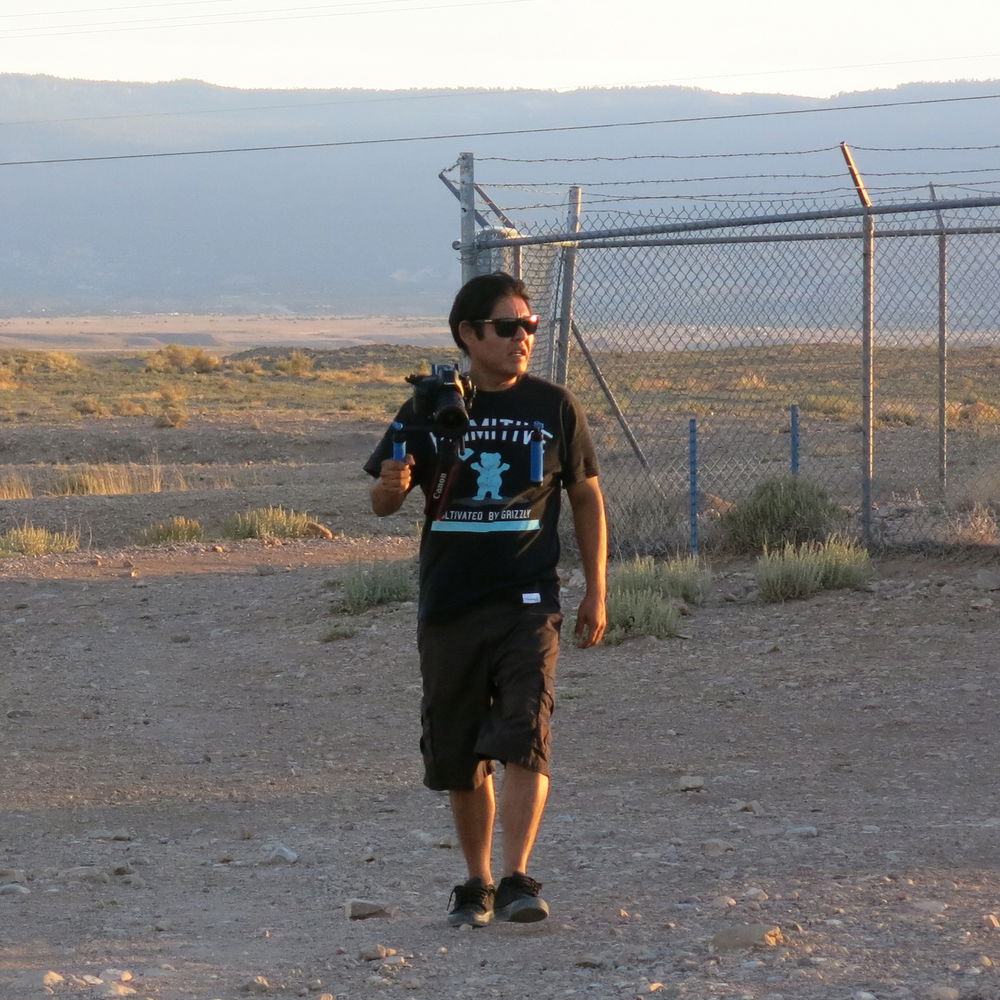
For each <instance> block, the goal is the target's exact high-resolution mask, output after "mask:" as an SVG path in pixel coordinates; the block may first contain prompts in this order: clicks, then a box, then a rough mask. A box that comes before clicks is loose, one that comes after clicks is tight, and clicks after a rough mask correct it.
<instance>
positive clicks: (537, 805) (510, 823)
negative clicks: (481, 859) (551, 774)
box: [500, 764, 549, 875]
mask: <svg viewBox="0 0 1000 1000" xmlns="http://www.w3.org/2000/svg"><path fill="white" fill-rule="evenodd" d="M548 796H549V779H548V776H547V775H545V774H539V773H538V772H537V771H529V770H528V769H527V768H526V767H520V766H519V765H517V764H508V765H507V768H506V773H505V774H504V779H503V790H502V793H501V797H500V820H501V822H502V824H503V873H504V875H513V874H514V872H524V873H527V871H528V861H529V860H530V858H531V852H532V851H533V850H534V848H535V840H536V839H537V838H538V830H539V828H540V827H541V825H542V814H543V813H544V812H545V802H546V800H547V799H548Z"/></svg>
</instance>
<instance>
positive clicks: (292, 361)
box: [274, 351, 313, 378]
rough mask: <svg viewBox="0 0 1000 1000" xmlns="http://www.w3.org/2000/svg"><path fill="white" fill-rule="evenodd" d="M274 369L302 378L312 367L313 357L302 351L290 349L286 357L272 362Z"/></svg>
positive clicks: (283, 373)
mask: <svg viewBox="0 0 1000 1000" xmlns="http://www.w3.org/2000/svg"><path fill="white" fill-rule="evenodd" d="M274 368H275V371H278V372H281V374H282V375H292V376H295V377H296V378H303V377H304V376H306V375H308V374H309V373H310V372H311V371H312V368H313V359H312V358H311V357H310V356H309V355H308V354H306V353H305V352H304V351H292V353H291V354H289V355H288V357H287V358H281V359H280V360H278V361H276V362H275V363H274Z"/></svg>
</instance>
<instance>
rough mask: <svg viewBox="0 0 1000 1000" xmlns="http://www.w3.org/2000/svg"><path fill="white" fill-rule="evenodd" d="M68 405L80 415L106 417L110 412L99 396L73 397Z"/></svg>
mask: <svg viewBox="0 0 1000 1000" xmlns="http://www.w3.org/2000/svg"><path fill="white" fill-rule="evenodd" d="M70 405H71V406H72V407H73V410H74V412H75V413H78V414H79V415H80V416H81V417H107V416H109V415H110V413H111V410H110V409H109V408H108V407H107V406H106V405H105V404H104V403H103V402H102V401H101V399H100V397H99V396H82V397H81V398H80V399H74V400H73V402H72V403H71V404H70Z"/></svg>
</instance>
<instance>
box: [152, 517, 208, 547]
mask: <svg viewBox="0 0 1000 1000" xmlns="http://www.w3.org/2000/svg"><path fill="white" fill-rule="evenodd" d="M204 537H205V529H204V528H203V527H202V524H201V521H198V520H196V519H195V518H191V517H180V516H178V517H172V518H170V519H169V520H167V521H161V522H160V523H159V524H154V525H153V526H152V527H151V528H147V529H146V530H145V531H144V532H143V533H142V535H141V536H140V538H139V544H140V545H165V544H168V543H170V542H200V541H201V540H202V539H203V538H204Z"/></svg>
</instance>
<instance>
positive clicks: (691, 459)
mask: <svg viewBox="0 0 1000 1000" xmlns="http://www.w3.org/2000/svg"><path fill="white" fill-rule="evenodd" d="M688 468H689V473H690V484H691V485H690V489H691V555H693V556H696V555H697V554H698V421H697V420H695V419H694V417H692V418H691V421H690V423H689V424H688Z"/></svg>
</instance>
